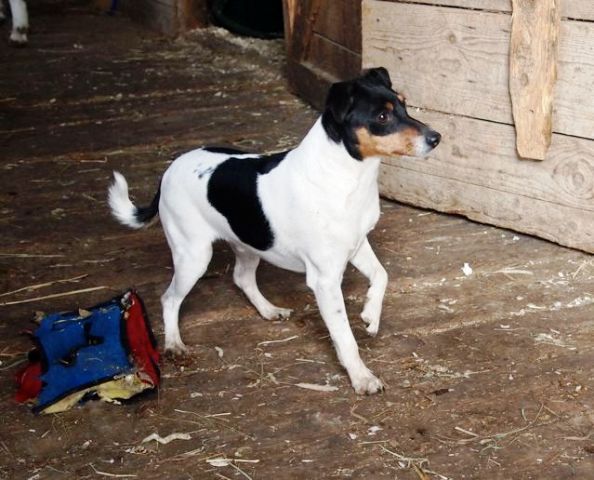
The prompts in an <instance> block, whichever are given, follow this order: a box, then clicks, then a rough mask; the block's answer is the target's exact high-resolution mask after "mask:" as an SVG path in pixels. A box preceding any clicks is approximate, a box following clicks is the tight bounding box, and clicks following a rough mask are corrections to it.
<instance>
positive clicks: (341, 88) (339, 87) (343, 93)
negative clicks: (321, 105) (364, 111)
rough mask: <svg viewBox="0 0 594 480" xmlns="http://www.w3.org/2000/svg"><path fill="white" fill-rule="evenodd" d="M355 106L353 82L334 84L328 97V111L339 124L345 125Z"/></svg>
mask: <svg viewBox="0 0 594 480" xmlns="http://www.w3.org/2000/svg"><path fill="white" fill-rule="evenodd" d="M352 105H353V82H350V81H349V82H338V83H334V84H332V86H331V87H330V90H329V91H328V96H327V97H326V110H327V111H329V112H330V113H331V114H332V117H333V118H334V120H335V121H336V122H337V123H343V122H344V119H345V117H346V115H347V113H348V112H349V109H350V108H351V106H352Z"/></svg>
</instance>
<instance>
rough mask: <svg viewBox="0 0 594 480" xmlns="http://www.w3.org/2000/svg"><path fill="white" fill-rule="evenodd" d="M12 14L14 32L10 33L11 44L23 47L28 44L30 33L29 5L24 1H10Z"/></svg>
mask: <svg viewBox="0 0 594 480" xmlns="http://www.w3.org/2000/svg"><path fill="white" fill-rule="evenodd" d="M8 1H9V3H10V11H11V12H12V32H11V33H10V44H11V45H13V46H23V45H26V44H27V32H28V31H29V15H28V13H27V4H26V3H25V1H24V0H8Z"/></svg>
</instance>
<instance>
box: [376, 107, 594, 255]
mask: <svg viewBox="0 0 594 480" xmlns="http://www.w3.org/2000/svg"><path fill="white" fill-rule="evenodd" d="M411 113H412V115H413V116H416V117H418V118H419V119H421V120H422V121H425V122H427V123H429V124H430V125H431V126H432V127H434V128H436V129H437V130H438V131H439V132H440V133H441V134H442V138H443V140H442V143H441V144H440V145H439V147H438V148H437V149H436V150H435V151H434V152H432V153H431V155H430V157H429V158H428V159H423V160H422V159H408V158H402V159H390V160H388V159H386V160H385V161H384V162H385V164H386V165H388V166H390V168H385V169H384V171H383V173H382V182H381V184H382V190H381V191H382V194H384V195H386V196H387V197H389V198H394V199H397V200H400V201H403V202H407V203H411V204H413V205H419V206H422V207H426V208H432V209H435V210H438V211H443V212H450V213H458V214H462V215H465V216H468V217H469V218H472V219H473V220H478V221H481V222H486V223H493V224H495V225H500V226H503V227H507V228H511V229H513V230H517V231H522V232H525V233H531V234H534V235H538V236H542V237H543V238H547V239H549V240H552V241H554V242H557V243H560V244H562V245H567V246H571V247H574V248H580V249H582V250H586V251H589V252H592V253H594V221H592V218H593V216H594V141H592V140H585V139H579V138H572V137H567V136H565V135H554V136H553V137H554V138H553V142H552V145H551V148H550V150H549V154H548V157H547V161H546V162H543V163H541V162H531V161H519V159H518V157H517V154H516V152H515V133H514V129H513V127H512V126H509V125H503V124H495V123H491V122H485V121H481V120H476V119H471V118H464V117H456V116H448V115H444V114H441V113H437V112H411Z"/></svg>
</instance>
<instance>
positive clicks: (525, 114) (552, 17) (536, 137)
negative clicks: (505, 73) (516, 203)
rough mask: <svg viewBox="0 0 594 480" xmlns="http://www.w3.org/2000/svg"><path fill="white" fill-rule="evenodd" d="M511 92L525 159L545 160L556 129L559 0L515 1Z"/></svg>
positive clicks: (512, 33) (522, 153)
mask: <svg viewBox="0 0 594 480" xmlns="http://www.w3.org/2000/svg"><path fill="white" fill-rule="evenodd" d="M512 3H513V9H514V10H513V14H512V30H511V41H510V54H509V93H510V97H511V102H512V113H513V116H514V125H515V127H516V147H517V149H518V154H519V155H520V157H522V158H531V159H535V160H544V159H545V156H546V154H547V150H548V148H549V145H550V144H551V135H552V130H553V95H554V88H555V82H556V81H557V57H558V51H557V50H558V40H559V23H560V21H561V18H560V16H559V5H558V4H559V2H558V0H541V1H539V2H536V3H534V2H531V1H530V0H513V2H512Z"/></svg>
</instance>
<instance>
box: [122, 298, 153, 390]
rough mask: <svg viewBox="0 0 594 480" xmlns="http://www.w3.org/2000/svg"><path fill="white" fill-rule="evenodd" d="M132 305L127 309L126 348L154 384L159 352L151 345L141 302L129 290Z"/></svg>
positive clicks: (138, 366) (137, 365)
mask: <svg viewBox="0 0 594 480" xmlns="http://www.w3.org/2000/svg"><path fill="white" fill-rule="evenodd" d="M130 300H131V303H132V305H131V306H130V308H129V309H128V310H127V314H128V318H127V319H126V336H127V337H128V338H127V340H128V348H129V349H130V353H131V354H132V356H133V357H134V363H135V365H136V367H137V368H138V369H139V370H141V371H144V372H146V373H147V374H148V375H149V376H150V377H151V380H152V381H153V384H154V385H155V386H157V385H159V370H158V367H157V365H158V364H159V352H158V351H157V349H156V348H155V347H154V346H153V343H152V342H151V337H150V336H149V332H148V327H147V324H146V321H145V318H144V312H143V308H142V303H141V302H140V299H139V298H138V295H137V294H136V292H134V291H133V292H131V295H130Z"/></svg>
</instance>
